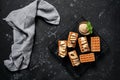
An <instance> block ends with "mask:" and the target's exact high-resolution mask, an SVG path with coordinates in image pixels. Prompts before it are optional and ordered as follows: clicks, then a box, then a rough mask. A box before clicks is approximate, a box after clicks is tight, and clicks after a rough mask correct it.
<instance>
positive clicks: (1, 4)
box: [0, 0, 120, 80]
mask: <svg viewBox="0 0 120 80" xmlns="http://www.w3.org/2000/svg"><path fill="white" fill-rule="evenodd" d="M32 1H33V0H0V80H74V79H73V77H71V76H70V74H69V73H68V72H67V71H66V69H65V68H64V67H63V66H62V65H61V64H60V63H59V62H58V61H56V59H55V58H54V57H53V56H52V55H51V53H50V52H49V50H48V48H47V46H48V44H49V43H50V42H52V40H54V39H56V38H57V36H58V35H60V34H62V33H63V32H64V31H65V29H67V28H69V27H70V26H71V25H72V24H73V23H74V21H75V20H77V19H78V18H80V17H81V16H84V17H85V18H86V19H88V20H90V21H91V22H92V24H93V26H94V27H95V28H96V29H97V31H98V33H99V34H100V35H101V36H102V38H103V39H104V40H105V41H106V42H107V44H108V45H109V48H110V52H109V53H106V54H107V55H106V56H105V57H104V58H103V59H102V60H100V61H99V62H98V63H97V65H96V66H95V67H94V68H90V69H89V70H88V71H86V72H85V73H84V74H83V75H82V77H81V78H80V80H120V37H119V36H120V35H119V34H120V33H119V30H120V0H47V1H48V2H49V3H51V4H52V5H54V6H55V7H56V8H57V10H58V12H59V14H60V16H61V22H60V25H59V26H54V25H49V24H47V23H46V22H44V21H43V20H42V19H40V18H39V17H37V18H36V35H35V42H34V47H33V52H32V56H31V62H30V65H29V67H28V69H26V70H22V71H18V72H10V71H8V70H7V69H6V67H5V66H4V65H3V60H4V59H7V58H8V56H9V53H10V51H11V49H10V47H11V45H12V43H13V36H12V29H11V27H10V26H9V25H8V24H7V23H6V22H5V21H3V20H2V18H4V17H6V16H7V15H8V13H9V12H10V11H12V10H15V9H19V8H22V7H24V6H25V5H27V4H29V3H30V2H32Z"/></svg>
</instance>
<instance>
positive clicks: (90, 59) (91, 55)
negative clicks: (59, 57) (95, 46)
mask: <svg viewBox="0 0 120 80" xmlns="http://www.w3.org/2000/svg"><path fill="white" fill-rule="evenodd" d="M79 57H80V62H81V63H87V62H93V61H95V56H94V53H88V54H81V55H80V56H79Z"/></svg>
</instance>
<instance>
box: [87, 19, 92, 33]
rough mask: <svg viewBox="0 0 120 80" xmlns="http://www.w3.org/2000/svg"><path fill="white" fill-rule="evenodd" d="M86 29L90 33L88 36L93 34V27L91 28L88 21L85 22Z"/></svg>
mask: <svg viewBox="0 0 120 80" xmlns="http://www.w3.org/2000/svg"><path fill="white" fill-rule="evenodd" d="M87 29H88V31H89V32H90V34H92V33H93V30H92V29H93V27H92V25H91V23H90V21H88V22H87Z"/></svg>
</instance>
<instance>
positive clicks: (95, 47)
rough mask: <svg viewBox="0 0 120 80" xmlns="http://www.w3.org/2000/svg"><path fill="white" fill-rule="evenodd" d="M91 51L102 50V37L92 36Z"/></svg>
mask: <svg viewBox="0 0 120 80" xmlns="http://www.w3.org/2000/svg"><path fill="white" fill-rule="evenodd" d="M91 51H92V52H100V37H91Z"/></svg>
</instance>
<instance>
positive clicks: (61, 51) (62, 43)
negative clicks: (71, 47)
mask: <svg viewBox="0 0 120 80" xmlns="http://www.w3.org/2000/svg"><path fill="white" fill-rule="evenodd" d="M58 55H59V56H60V57H62V58H64V57H65V56H66V55H67V40H59V41H58Z"/></svg>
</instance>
